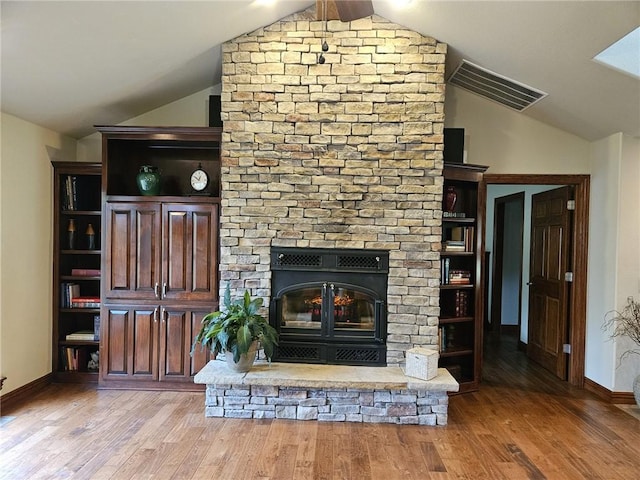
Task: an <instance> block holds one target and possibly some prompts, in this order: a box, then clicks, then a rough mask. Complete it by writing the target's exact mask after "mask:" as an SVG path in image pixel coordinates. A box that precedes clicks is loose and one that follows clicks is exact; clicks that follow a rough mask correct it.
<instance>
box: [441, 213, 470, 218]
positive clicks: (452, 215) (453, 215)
mask: <svg viewBox="0 0 640 480" xmlns="http://www.w3.org/2000/svg"><path fill="white" fill-rule="evenodd" d="M442 218H467V214H466V213H465V212H442Z"/></svg>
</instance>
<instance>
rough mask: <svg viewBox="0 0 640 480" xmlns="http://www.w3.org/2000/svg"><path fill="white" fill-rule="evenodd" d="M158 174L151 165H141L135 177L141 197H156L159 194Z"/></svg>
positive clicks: (156, 168) (156, 169) (155, 168)
mask: <svg viewBox="0 0 640 480" xmlns="http://www.w3.org/2000/svg"><path fill="white" fill-rule="evenodd" d="M160 180H161V178H160V172H159V171H158V167H154V166H153V165H142V166H141V167H140V172H139V173H138V175H137V176H136V182H137V184H138V189H139V190H140V193H141V194H142V195H158V194H159V193H160Z"/></svg>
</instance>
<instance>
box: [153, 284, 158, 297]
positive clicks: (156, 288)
mask: <svg viewBox="0 0 640 480" xmlns="http://www.w3.org/2000/svg"><path fill="white" fill-rule="evenodd" d="M153 293H155V295H156V298H158V282H156V284H155V286H154V287H153Z"/></svg>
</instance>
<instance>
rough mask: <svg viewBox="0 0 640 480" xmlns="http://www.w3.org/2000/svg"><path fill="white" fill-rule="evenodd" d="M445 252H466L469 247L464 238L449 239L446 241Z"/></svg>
mask: <svg viewBox="0 0 640 480" xmlns="http://www.w3.org/2000/svg"><path fill="white" fill-rule="evenodd" d="M444 251H445V252H466V251H467V248H466V245H465V243H464V241H463V240H447V241H446V242H444Z"/></svg>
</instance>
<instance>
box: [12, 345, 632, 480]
mask: <svg viewBox="0 0 640 480" xmlns="http://www.w3.org/2000/svg"><path fill="white" fill-rule="evenodd" d="M494 343H495V345H494V346H493V347H492V349H490V350H489V352H491V353H488V354H487V358H486V360H485V368H484V371H485V375H484V377H485V378H484V380H483V383H482V386H481V389H480V391H479V392H476V393H469V394H464V395H458V396H455V397H452V398H451V401H450V410H449V425H448V426H446V427H421V426H414V425H406V426H397V425H372V424H353V423H317V422H296V421H290V420H238V419H213V418H204V413H203V409H204V407H203V405H204V394H203V393H179V392H164V393H158V392H134V391H105V390H103V391H97V390H94V389H90V388H85V387H79V386H69V385H53V386H51V387H49V388H48V389H47V390H46V391H44V392H42V393H41V394H39V395H37V397H35V398H34V399H33V401H31V402H30V403H28V404H26V405H23V406H20V407H18V408H15V409H13V410H12V411H6V412H2V415H3V417H2V419H3V420H4V422H5V423H4V425H3V426H2V427H0V478H1V479H11V480H17V479H46V478H52V479H53V478H55V479H62V478H74V479H84V478H87V479H107V478H109V479H127V480H128V479H165V478H166V479H169V478H172V479H216V480H223V479H235V480H244V479H263V480H266V479H272V480H276V479H277V480H284V479H295V480H302V479H357V480H361V479H380V480H393V479H403V480H404V479H407V480H410V479H415V480H418V479H419V480H423V479H449V478H468V479H491V480H494V479H545V478H548V479H562V480H567V479H606V480H613V479H625V480H629V479H634V478H639V477H638V475H639V471H640V421H639V420H637V419H636V418H634V417H632V416H631V415H629V414H628V413H625V412H624V411H622V410H620V409H618V408H617V407H615V406H613V405H609V404H606V403H604V402H602V401H600V400H599V399H597V398H596V397H594V396H592V395H590V394H589V393H586V392H584V391H582V390H576V389H573V388H571V387H569V386H567V385H566V384H563V383H561V382H558V381H555V380H554V379H553V378H552V377H551V376H550V375H547V374H546V373H545V372H544V371H542V370H540V369H539V368H537V367H536V366H535V365H529V364H528V363H527V362H526V360H525V359H524V358H523V357H524V356H523V355H522V354H521V353H519V352H516V350H515V346H514V345H515V344H514V343H513V342H505V341H502V342H494ZM11 417H15V418H13V419H11Z"/></svg>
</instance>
